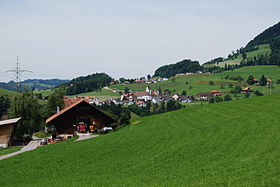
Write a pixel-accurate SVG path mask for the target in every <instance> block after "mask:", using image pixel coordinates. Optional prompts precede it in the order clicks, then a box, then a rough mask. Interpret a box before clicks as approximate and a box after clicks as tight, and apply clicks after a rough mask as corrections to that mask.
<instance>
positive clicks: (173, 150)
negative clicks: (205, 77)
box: [0, 95, 280, 186]
mask: <svg viewBox="0 0 280 187" xmlns="http://www.w3.org/2000/svg"><path fill="white" fill-rule="evenodd" d="M279 105H280V95H273V96H263V97H254V98H248V99H242V100H234V101H229V102H223V103H217V104H209V105H202V106H192V107H188V108H185V109H182V110H179V111H174V112H169V113H164V114H160V115H154V116H149V117H144V118H138V119H137V120H138V121H135V122H133V125H130V126H127V127H125V128H123V129H121V130H119V131H116V132H113V133H110V134H107V135H103V136H99V137H97V138H95V139H91V140H85V141H81V142H74V140H70V141H65V142H61V143H58V144H53V145H49V146H45V147H40V148H38V149H36V150H33V151H30V152H26V153H23V154H21V155H17V156H15V157H12V158H9V159H6V160H2V161H0V186H87V185H88V186H279V185H280V178H279V175H280V169H279V165H280V157H279V155H280V144H279V142H280V133H279V132H280V124H279V121H280V111H279Z"/></svg>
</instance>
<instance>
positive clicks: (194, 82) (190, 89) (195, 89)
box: [111, 66, 280, 96]
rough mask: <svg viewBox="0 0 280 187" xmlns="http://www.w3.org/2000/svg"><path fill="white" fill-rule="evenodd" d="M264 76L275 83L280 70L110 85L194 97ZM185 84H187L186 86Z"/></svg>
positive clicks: (251, 69) (243, 70)
mask: <svg viewBox="0 0 280 187" xmlns="http://www.w3.org/2000/svg"><path fill="white" fill-rule="evenodd" d="M263 74H264V75H265V76H266V77H267V78H270V79H272V80H273V81H274V83H276V81H277V80H279V79H280V68H279V67H278V66H248V67H243V68H240V69H235V70H233V71H226V72H223V73H215V74H194V75H188V76H179V77H176V78H175V81H172V79H170V80H168V81H165V82H160V83H156V84H117V85H112V86H111V88H118V89H120V90H124V89H125V87H128V88H129V89H131V90H135V91H144V90H145V88H146V87H147V86H150V87H151V88H153V89H158V88H159V87H161V89H162V90H164V89H170V90H171V91H173V92H179V93H181V92H182V91H183V90H186V91H187V95H189V96H190V95H196V94H197V93H200V92H208V91H211V90H221V91H223V92H229V91H230V90H231V89H232V88H228V86H227V85H228V84H230V83H231V84H233V85H237V84H238V85H240V86H242V87H245V86H248V85H247V83H246V80H247V78H248V76H249V75H253V76H254V77H256V78H257V79H259V78H260V77H261V76H262V75H263ZM226 76H241V77H242V78H243V79H244V80H245V82H241V83H239V82H238V81H232V80H227V79H224V78H225V77H226ZM209 81H214V82H215V85H212V86H211V85H209ZM186 82H187V84H186ZM222 84H223V85H224V86H225V87H224V89H221V85H222ZM256 89H262V90H263V91H265V92H267V91H268V88H267V87H262V88H261V87H256ZM278 90H279V93H280V87H279V85H276V84H275V89H274V91H276V92H278Z"/></svg>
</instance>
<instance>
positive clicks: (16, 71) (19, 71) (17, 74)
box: [6, 56, 32, 89]
mask: <svg viewBox="0 0 280 187" xmlns="http://www.w3.org/2000/svg"><path fill="white" fill-rule="evenodd" d="M8 72H12V73H14V74H15V82H16V85H17V89H19V86H20V82H21V75H22V73H24V72H29V73H32V71H29V70H25V69H21V67H20V63H19V57H18V56H17V62H16V67H15V69H11V70H8V71H6V73H8Z"/></svg>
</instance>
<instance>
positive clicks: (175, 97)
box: [172, 94, 180, 101]
mask: <svg viewBox="0 0 280 187" xmlns="http://www.w3.org/2000/svg"><path fill="white" fill-rule="evenodd" d="M172 98H173V99H174V100H175V101H178V100H179V98H180V96H179V95H178V94H174V95H173V96H172Z"/></svg>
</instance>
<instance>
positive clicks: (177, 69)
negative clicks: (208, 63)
mask: <svg viewBox="0 0 280 187" xmlns="http://www.w3.org/2000/svg"><path fill="white" fill-rule="evenodd" d="M200 70H202V67H201V66H200V64H199V62H198V61H192V60H189V59H186V60H183V61H180V62H177V63H176V64H170V65H165V66H162V67H159V68H158V69H157V70H156V71H155V74H154V76H160V77H166V78H170V77H173V76H175V75H176V74H179V73H188V72H192V73H196V72H198V71H200Z"/></svg>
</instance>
